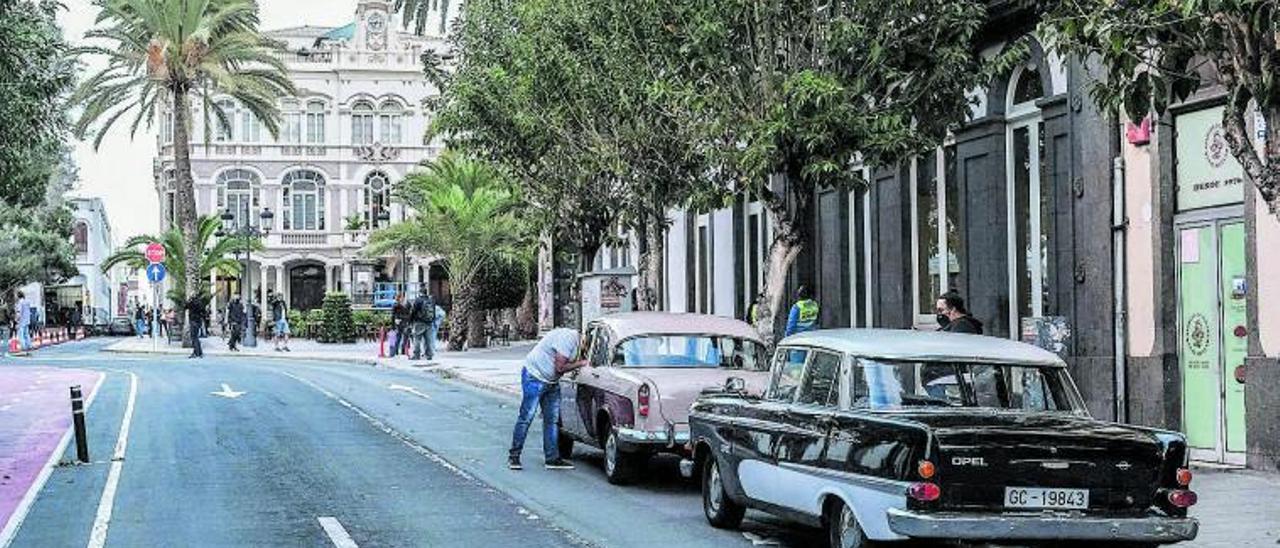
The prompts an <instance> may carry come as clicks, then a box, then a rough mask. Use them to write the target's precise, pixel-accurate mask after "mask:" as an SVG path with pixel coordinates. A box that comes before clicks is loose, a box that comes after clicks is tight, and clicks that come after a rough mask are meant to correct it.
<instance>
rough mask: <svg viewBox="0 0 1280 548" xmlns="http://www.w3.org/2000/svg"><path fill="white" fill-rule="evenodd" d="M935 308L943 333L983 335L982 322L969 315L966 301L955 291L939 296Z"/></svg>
mask: <svg viewBox="0 0 1280 548" xmlns="http://www.w3.org/2000/svg"><path fill="white" fill-rule="evenodd" d="M934 308H935V311H936V312H937V313H938V325H939V326H940V327H941V329H940V330H941V331H949V332H951V333H972V334H974V335H981V334H982V322H980V321H978V319H977V318H975V317H973V316H972V315H971V314H969V311H968V310H966V309H965V307H964V299H963V298H961V297H960V294H959V293H957V292H956V291H955V290H954V289H953V290H951V291H948V292H946V293H943V294H942V295H939V296H938V302H937V303H935V304H934Z"/></svg>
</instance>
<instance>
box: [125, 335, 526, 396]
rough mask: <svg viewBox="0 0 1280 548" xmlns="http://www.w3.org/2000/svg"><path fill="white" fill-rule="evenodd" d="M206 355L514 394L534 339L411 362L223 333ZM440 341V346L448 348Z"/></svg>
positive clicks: (176, 348) (172, 349)
mask: <svg viewBox="0 0 1280 548" xmlns="http://www.w3.org/2000/svg"><path fill="white" fill-rule="evenodd" d="M202 341H203V342H204V348H203V350H204V354H205V356H219V357H231V356H235V357H256V358H269V359H293V360H325V361H340V362H348V363H356V364H363V365H374V366H381V367H388V368H394V369H404V370H410V371H430V372H433V373H436V374H439V375H442V376H445V377H449V378H454V379H457V380H459V381H462V382H465V383H468V384H471V385H474V386H478V387H480V388H485V389H489V390H496V391H499V392H504V393H508V394H513V395H519V394H520V368H521V367H523V366H524V356H525V354H527V353H528V352H529V349H530V348H531V347H532V346H533V344H534V341H514V342H512V343H511V345H510V346H495V347H490V348H478V349H475V350H468V351H465V352H449V351H437V352H436V356H435V360H432V361H427V360H425V359H423V360H421V361H410V360H409V359H408V358H407V357H405V356H397V357H395V358H379V357H378V344H377V343H373V342H367V341H364V342H357V343H352V344H323V343H318V342H315V341H311V340H293V341H289V349H290V351H289V352H276V351H275V349H274V347H273V346H272V344H271V343H270V342H269V341H258V346H257V347H256V348H242V349H241V350H240V351H239V352H231V351H230V350H227V347H226V343H225V342H223V340H222V339H220V338H218V337H208V338H205V339H202ZM444 346H445V345H444V344H443V343H437V345H436V347H437V348H443V347H444ZM103 350H104V351H106V352H121V353H128V354H168V355H175V356H186V355H188V354H190V353H191V349H189V348H182V347H181V346H180V345H178V344H176V343H175V344H166V343H165V342H164V341H158V342H156V343H153V342H152V340H151V339H138V338H136V337H129V338H125V339H121V340H120V341H119V342H115V343H112V344H110V345H108V346H106V347H105V348H103Z"/></svg>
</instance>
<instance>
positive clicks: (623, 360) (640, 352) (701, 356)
mask: <svg viewBox="0 0 1280 548" xmlns="http://www.w3.org/2000/svg"><path fill="white" fill-rule="evenodd" d="M613 363H614V365H621V366H622V367H683V368H716V367H721V368H726V369H744V370H748V371H763V370H764V367H765V360H764V348H763V347H762V346H761V345H760V344H758V343H756V342H755V341H751V340H747V339H741V338H734V337H728V336H722V335H644V336H640V337H633V338H630V339H627V340H625V341H622V342H621V343H618V348H617V350H616V351H615V353H614V359H613Z"/></svg>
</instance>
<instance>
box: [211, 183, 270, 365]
mask: <svg viewBox="0 0 1280 548" xmlns="http://www.w3.org/2000/svg"><path fill="white" fill-rule="evenodd" d="M258 217H259V219H261V221H260V223H259V226H253V225H251V224H249V222H248V220H247V219H246V220H245V222H244V223H236V227H235V228H233V229H231V230H230V231H227V230H224V229H221V228H219V229H218V233H217V236H218V237H219V238H221V237H224V236H230V237H233V238H244V269H242V270H241V271H240V272H241V273H242V275H241V280H240V282H241V283H240V301H241V302H242V303H244V308H245V310H244V318H245V330H244V331H245V334H244V341H243V345H244V346H245V347H247V348H253V347H256V346H258V334H257V329H254V327H255V326H257V321H256V319H255V318H254V317H253V305H252V301H250V300H249V295H248V293H247V291H246V290H247V289H249V283H248V282H249V265H250V264H251V263H252V261H253V248H252V246H251V244H250V243H249V242H250V239H251V238H262V237H266V235H267V233H268V232H271V220H272V219H274V218H275V214H273V213H271V208H269V207H264V208H262V212H261V213H259V214H258ZM221 218H222V222H223V223H224V224H225V223H228V222H231V221H234V220H235V219H236V215H235V213H232V212H231V208H230V207H228V208H226V209H224V210H222V215H221ZM235 255H236V260H239V259H240V250H239V249H236V251H235ZM259 283H266V280H261V281H260V282H259ZM265 305H266V303H263V306H265Z"/></svg>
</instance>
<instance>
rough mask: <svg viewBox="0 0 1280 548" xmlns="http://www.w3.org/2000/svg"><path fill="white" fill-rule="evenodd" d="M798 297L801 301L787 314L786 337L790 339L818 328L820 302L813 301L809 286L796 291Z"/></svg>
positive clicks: (803, 286)
mask: <svg viewBox="0 0 1280 548" xmlns="http://www.w3.org/2000/svg"><path fill="white" fill-rule="evenodd" d="M796 297H798V299H799V300H797V301H796V304H794V305H792V306H791V312H790V313H789V314H787V330H786V333H785V336H788V337H789V336H791V335H794V334H796V333H804V332H805V331H813V330H814V329H817V328H818V302H817V301H815V300H813V292H812V291H809V286H807V285H801V286H800V287H799V288H798V289H796Z"/></svg>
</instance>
